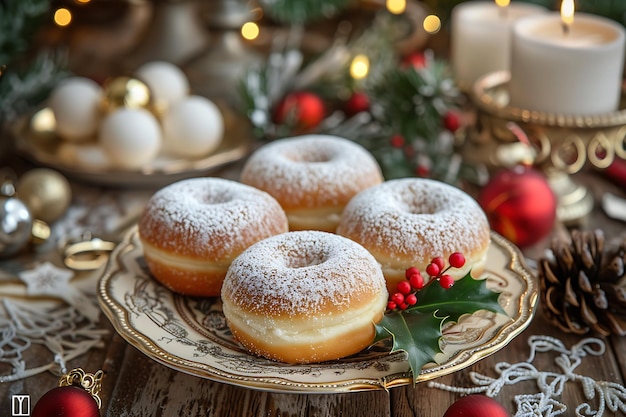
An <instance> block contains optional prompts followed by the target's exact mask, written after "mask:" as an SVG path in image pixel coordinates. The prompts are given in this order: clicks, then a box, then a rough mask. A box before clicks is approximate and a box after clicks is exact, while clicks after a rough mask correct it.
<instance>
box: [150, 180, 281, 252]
mask: <svg viewBox="0 0 626 417" xmlns="http://www.w3.org/2000/svg"><path fill="white" fill-rule="evenodd" d="M138 227H139V234H140V237H141V239H142V240H144V241H146V242H148V243H149V244H151V245H153V246H155V247H158V248H159V249H161V250H163V251H165V252H168V253H171V254H173V255H182V256H187V257H192V258H200V259H202V260H203V261H204V260H206V261H230V260H231V259H232V258H234V257H235V256H237V255H238V254H239V253H241V252H242V251H243V250H244V249H245V248H247V247H248V246H250V245H251V244H253V243H255V242H257V241H258V240H260V239H263V238H266V237H269V236H272V235H275V234H278V233H283V232H285V231H287V218H286V216H285V213H284V211H283V210H282V208H281V207H280V205H279V204H278V202H277V201H276V200H275V199H274V198H272V197H271V196H270V195H269V194H267V193H265V192H263V191H260V190H257V189H255V188H253V187H250V186H247V185H244V184H240V183H238V182H235V181H231V180H226V179H221V178H193V179H187V180H183V181H179V182H177V183H174V184H171V185H169V186H166V187H164V188H162V189H161V190H159V191H157V192H156V193H155V194H154V195H153V196H152V198H151V199H150V200H149V202H148V203H147V205H146V208H145V210H144V213H143V214H142V216H141V219H140V221H139V226H138Z"/></svg>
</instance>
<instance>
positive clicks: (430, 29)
mask: <svg viewBox="0 0 626 417" xmlns="http://www.w3.org/2000/svg"><path fill="white" fill-rule="evenodd" d="M423 27H424V30H425V31H426V32H427V33H437V32H439V29H441V19H439V16H436V15H434V14H431V15H428V16H426V18H425V19H424V23H423Z"/></svg>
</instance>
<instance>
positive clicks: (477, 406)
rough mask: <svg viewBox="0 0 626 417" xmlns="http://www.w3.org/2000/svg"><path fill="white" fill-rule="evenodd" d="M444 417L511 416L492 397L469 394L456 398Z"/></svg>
mask: <svg viewBox="0 0 626 417" xmlns="http://www.w3.org/2000/svg"><path fill="white" fill-rule="evenodd" d="M443 417H510V415H509V413H508V411H506V408H504V407H503V406H502V404H500V403H499V402H497V401H496V400H494V399H493V398H491V397H487V396H486V395H482V394H474V395H468V396H467V397H461V398H459V399H458V400H456V401H455V402H454V403H453V404H452V405H451V406H450V407H449V408H448V409H447V410H446V412H445V414H444V415H443Z"/></svg>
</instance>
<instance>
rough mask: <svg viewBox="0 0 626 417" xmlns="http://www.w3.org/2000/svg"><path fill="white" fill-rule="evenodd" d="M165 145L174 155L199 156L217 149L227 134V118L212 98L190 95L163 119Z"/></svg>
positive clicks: (166, 149) (167, 150) (169, 152)
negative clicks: (225, 118)
mask: <svg viewBox="0 0 626 417" xmlns="http://www.w3.org/2000/svg"><path fill="white" fill-rule="evenodd" d="M162 125H163V136H164V149H165V151H166V152H167V153H168V154H170V155H174V156H180V157H189V158H194V157H199V156H203V155H206V154H208V153H210V152H212V151H214V150H215V149H216V148H217V147H218V146H219V144H220V143H221V141H222V137H223V136H224V118H223V116H222V112H221V111H220V109H219V108H218V107H217V106H216V105H215V103H213V102H212V101H211V100H209V99H207V98H205V97H200V96H189V97H187V98H185V99H183V100H182V101H180V102H178V103H177V104H175V105H174V106H172V107H171V108H170V109H169V111H168V112H167V113H166V114H165V115H164V117H163V119H162Z"/></svg>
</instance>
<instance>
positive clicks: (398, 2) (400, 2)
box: [385, 0, 406, 14]
mask: <svg viewBox="0 0 626 417" xmlns="http://www.w3.org/2000/svg"><path fill="white" fill-rule="evenodd" d="M385 6H386V7H387V10H389V12H390V13H393V14H401V13H404V11H405V10H406V0H387V1H386V3H385Z"/></svg>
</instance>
